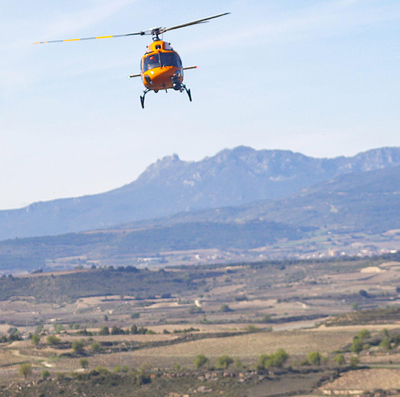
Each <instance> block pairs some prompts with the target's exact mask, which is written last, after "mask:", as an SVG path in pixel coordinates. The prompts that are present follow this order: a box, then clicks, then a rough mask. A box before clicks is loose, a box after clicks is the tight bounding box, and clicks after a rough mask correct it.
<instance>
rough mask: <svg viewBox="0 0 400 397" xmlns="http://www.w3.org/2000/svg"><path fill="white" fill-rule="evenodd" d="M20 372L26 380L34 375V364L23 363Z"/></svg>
mask: <svg viewBox="0 0 400 397" xmlns="http://www.w3.org/2000/svg"><path fill="white" fill-rule="evenodd" d="M18 372H19V374H20V375H23V376H24V378H25V379H26V378H27V377H28V376H29V375H30V374H32V364H29V363H23V364H21V365H20V366H19V369H18Z"/></svg>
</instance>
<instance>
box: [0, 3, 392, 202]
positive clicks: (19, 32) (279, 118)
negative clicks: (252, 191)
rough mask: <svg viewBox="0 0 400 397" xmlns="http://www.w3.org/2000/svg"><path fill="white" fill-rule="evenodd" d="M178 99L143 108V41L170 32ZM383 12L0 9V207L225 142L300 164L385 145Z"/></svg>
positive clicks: (335, 7) (79, 188) (259, 7)
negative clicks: (180, 69) (179, 67)
mask: <svg viewBox="0 0 400 397" xmlns="http://www.w3.org/2000/svg"><path fill="white" fill-rule="evenodd" d="M223 12H231V14H230V15H228V16H224V17H222V18H218V19H215V20H212V21H210V22H209V23H207V24H201V25H197V26H191V27H186V28H184V29H178V30H174V31H171V32H167V33H165V34H164V37H163V38H164V40H166V41H168V42H170V43H171V44H172V46H173V48H174V49H175V50H177V51H178V53H179V54H180V56H181V58H182V61H183V63H184V66H194V65H197V66H198V69H195V70H188V71H187V72H186V73H185V83H186V85H187V86H188V88H190V89H191V91H192V96H193V102H191V103H190V102H189V100H188V98H187V96H186V94H185V93H182V94H181V93H179V92H168V94H166V93H165V92H159V93H158V94H155V93H149V94H147V96H146V107H145V109H142V108H141V107H140V100H139V96H140V95H141V94H142V91H143V86H142V83H141V81H140V79H128V78H127V77H128V76H129V75H130V74H135V73H139V61H140V59H141V56H142V55H143V53H144V52H145V48H146V45H147V44H149V43H150V41H151V37H150V36H133V37H124V38H115V39H104V40H92V41H81V42H72V43H60V44H46V45H33V42H36V41H44V40H53V39H70V38H79V37H91V36H102V35H115V34H124V33H130V32H136V31H140V30H146V29H149V28H152V27H155V26H161V27H169V26H174V25H178V24H182V23H185V22H188V21H192V20H196V19H200V18H205V17H208V16H211V15H214V14H220V13H223ZM399 22H400V2H399V1H396V0H318V1H312V0H300V1H299V0H285V1H282V0H219V1H217V2H216V1H211V0H202V1H201V2H200V1H191V2H188V1H183V0H170V1H165V0H164V1H161V0H153V1H151V2H150V1H148V0H147V1H146V0H112V1H111V0H69V1H65V0H51V1H50V0H36V1H34V2H33V1H31V0H29V1H28V0H19V1H18V2H16V1H15V0H0V52H1V56H0V138H1V141H0V186H1V194H0V209H11V208H20V207H23V206H25V205H28V204H30V203H32V202H37V201H47V200H52V199H55V198H61V197H77V196H82V195H87V194H95V193H100V192H104V191H108V190H111V189H113V188H117V187H120V186H122V185H124V184H127V183H130V182H132V181H133V180H135V179H136V178H137V177H138V175H140V173H142V172H143V171H144V169H145V168H146V167H147V166H148V165H150V164H151V163H153V162H154V161H156V160H157V159H159V158H162V157H164V156H168V155H172V154H174V153H176V154H178V155H179V157H180V158H181V159H182V160H186V161H198V160H201V159H202V158H204V157H206V156H213V155H215V154H216V153H217V152H219V151H221V150H223V149H225V148H234V147H236V146H239V145H246V146H251V147H253V148H255V149H285V150H292V151H295V152H301V153H303V154H306V155H308V156H313V157H336V156H341V155H344V156H352V155H355V154H357V153H359V152H362V151H365V150H368V149H372V148H378V147H384V146H400V134H399V130H398V128H399V125H400V123H399V121H400V112H399V91H400V74H399V65H400V59H399V58H400V40H399V37H400V35H399V34H400V23H399Z"/></svg>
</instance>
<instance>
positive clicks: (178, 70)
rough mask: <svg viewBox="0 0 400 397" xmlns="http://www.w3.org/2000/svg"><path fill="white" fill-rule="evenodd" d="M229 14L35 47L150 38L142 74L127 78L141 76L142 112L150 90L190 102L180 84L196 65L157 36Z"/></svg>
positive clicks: (54, 41)
mask: <svg viewBox="0 0 400 397" xmlns="http://www.w3.org/2000/svg"><path fill="white" fill-rule="evenodd" d="M228 14H230V13H229V12H225V13H223V14H218V15H213V16H211V17H207V18H203V19H198V20H196V21H192V22H187V23H184V24H182V25H177V26H172V27H170V28H162V27H156V28H152V29H149V30H142V31H140V32H134V33H127V34H117V35H112V36H97V37H84V38H80V39H68V40H49V41H38V42H35V43H34V44H48V43H63V42H70V41H83V40H97V39H110V38H116V37H127V36H138V35H140V36H144V35H152V36H153V42H152V43H151V44H149V45H148V46H147V48H146V53H145V54H144V55H143V57H142V59H141V62H140V69H141V73H138V74H133V75H130V76H129V78H133V77H141V78H142V82H143V85H144V86H145V90H144V91H143V95H141V96H140V104H141V106H142V109H144V100H145V97H146V94H147V93H148V92H150V91H154V92H155V93H157V92H158V91H160V90H165V91H166V92H168V90H169V89H173V90H175V91H179V92H183V91H185V92H186V93H187V95H188V97H189V100H190V102H192V94H191V92H190V89H188V88H187V87H186V85H185V84H183V71H184V70H189V69H196V68H197V66H189V67H183V66H182V61H181V58H180V56H179V54H178V53H177V52H176V51H174V49H173V48H172V47H171V43H167V42H166V41H163V40H162V39H160V35H162V34H163V33H165V32H168V31H170V30H175V29H180V28H184V27H187V26H191V25H197V24H200V23H206V22H208V21H209V20H211V19H215V18H219V17H222V16H225V15H228Z"/></svg>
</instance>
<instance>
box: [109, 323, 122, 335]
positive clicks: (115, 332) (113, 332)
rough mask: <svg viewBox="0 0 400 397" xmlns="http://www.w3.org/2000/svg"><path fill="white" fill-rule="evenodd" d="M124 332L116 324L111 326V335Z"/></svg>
mask: <svg viewBox="0 0 400 397" xmlns="http://www.w3.org/2000/svg"><path fill="white" fill-rule="evenodd" d="M124 333H125V332H124V330H123V329H122V328H120V327H117V326H116V325H113V327H112V328H111V335H123V334H124Z"/></svg>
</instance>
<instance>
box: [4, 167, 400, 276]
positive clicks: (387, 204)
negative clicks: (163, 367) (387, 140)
mask: <svg viewBox="0 0 400 397" xmlns="http://www.w3.org/2000/svg"><path fill="white" fill-rule="evenodd" d="M399 196H400V167H392V168H387V169H382V170H377V171H370V172H362V173H351V174H346V175H340V176H337V177H336V178H334V179H332V180H329V181H326V182H322V183H320V184H317V185H315V186H313V187H311V188H309V189H305V190H303V191H301V192H300V193H295V194H293V195H291V196H290V197H288V198H285V199H280V200H275V201H272V202H271V201H259V202H257V203H253V204H249V205H244V206H239V207H225V208H219V209H215V210H206V211H199V212H189V213H186V212H185V213H181V214H178V215H174V216H172V217H165V218H159V219H155V220H149V221H141V222H135V223H126V224H123V225H120V226H118V227H114V228H112V229H103V230H98V231H93V232H85V233H70V234H64V235H59V236H47V237H32V238H25V239H12V240H6V241H2V242H0V270H3V271H6V270H8V269H14V271H15V270H24V269H25V270H32V269H34V268H37V267H43V266H45V265H50V266H51V264H52V262H53V261H57V260H58V259H60V258H75V260H74V262H71V263H70V266H71V264H75V265H77V264H78V265H79V264H80V263H82V264H90V263H91V262H92V263H93V261H94V262H96V261H97V260H102V261H104V260H106V261H111V262H108V263H110V264H115V263H124V264H127V263H130V262H129V261H130V260H132V259H133V258H134V257H137V256H139V255H144V256H146V255H150V256H151V255H156V256H158V257H160V258H161V260H162V255H161V256H160V255H159V253H160V252H161V253H162V252H174V251H188V250H201V249H203V250H204V249H219V250H227V251H234V250H248V249H254V248H258V247H266V246H269V247H272V246H276V247H278V248H279V247H280V245H279V244H282V243H283V244H285V243H286V242H295V241H299V240H302V239H307V238H312V237H313V236H316V235H319V236H322V235H325V236H328V234H330V233H336V234H340V235H341V236H345V235H349V236H351V235H352V233H362V234H365V233H367V234H371V235H373V234H382V233H384V232H386V231H389V230H393V229H399V228H400V227H399V225H400V200H399ZM372 243H374V242H372ZM337 247H340V245H339V246H338V245H336V248H337ZM327 248H328V247H327ZM327 248H326V249H327ZM282 255H284V254H281V256H282ZM80 258H82V259H80ZM80 261H82V262H80Z"/></svg>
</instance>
